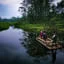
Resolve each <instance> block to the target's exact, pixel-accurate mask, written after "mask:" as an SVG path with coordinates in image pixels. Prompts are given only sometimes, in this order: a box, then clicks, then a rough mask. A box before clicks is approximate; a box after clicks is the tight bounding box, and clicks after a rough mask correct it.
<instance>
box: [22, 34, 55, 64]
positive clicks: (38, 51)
mask: <svg viewBox="0 0 64 64" xmlns="http://www.w3.org/2000/svg"><path fill="white" fill-rule="evenodd" d="M25 35H26V34H25ZM36 36H37V35H36V34H35V33H29V35H28V37H27V38H25V39H24V42H23V45H24V47H25V48H26V49H27V53H28V54H29V55H30V56H32V57H35V58H37V59H35V60H34V61H35V62H40V60H39V59H38V58H39V57H44V56H46V55H48V52H49V50H48V49H46V48H45V47H44V46H42V45H41V44H40V43H39V42H37V41H36ZM51 54H52V63H53V64H54V63H55V60H56V50H54V51H52V52H51Z"/></svg>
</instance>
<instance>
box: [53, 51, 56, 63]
mask: <svg viewBox="0 0 64 64" xmlns="http://www.w3.org/2000/svg"><path fill="white" fill-rule="evenodd" d="M55 61H56V50H53V51H52V63H53V64H55Z"/></svg>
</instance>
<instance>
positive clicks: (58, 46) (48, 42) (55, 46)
mask: <svg viewBox="0 0 64 64" xmlns="http://www.w3.org/2000/svg"><path fill="white" fill-rule="evenodd" d="M36 40H37V41H38V42H40V43H41V44H42V45H43V46H45V47H46V48H48V49H50V50H52V49H59V48H62V46H61V45H60V44H59V43H56V45H54V46H52V45H53V43H52V40H51V39H49V38H48V39H47V40H46V41H45V40H44V39H41V38H40V37H37V38H36Z"/></svg>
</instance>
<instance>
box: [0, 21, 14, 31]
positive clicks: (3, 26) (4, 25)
mask: <svg viewBox="0 0 64 64" xmlns="http://www.w3.org/2000/svg"><path fill="white" fill-rule="evenodd" d="M11 25H14V22H0V31H1V30H6V29H8V28H9V26H11Z"/></svg>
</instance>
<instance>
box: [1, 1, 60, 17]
mask: <svg viewBox="0 0 64 64" xmlns="http://www.w3.org/2000/svg"><path fill="white" fill-rule="evenodd" d="M22 1H23V0H0V17H2V18H10V17H13V16H14V17H18V16H21V15H20V13H19V12H18V8H19V7H20V3H21V2H22ZM60 1H61V0H54V1H53V2H52V4H51V6H52V5H57V3H58V2H60Z"/></svg>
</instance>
